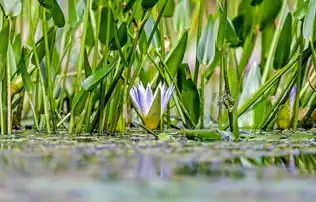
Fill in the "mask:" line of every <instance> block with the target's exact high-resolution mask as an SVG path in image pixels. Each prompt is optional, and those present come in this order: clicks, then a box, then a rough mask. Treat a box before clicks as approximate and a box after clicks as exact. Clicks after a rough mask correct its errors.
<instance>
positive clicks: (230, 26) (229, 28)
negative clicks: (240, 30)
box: [225, 18, 239, 46]
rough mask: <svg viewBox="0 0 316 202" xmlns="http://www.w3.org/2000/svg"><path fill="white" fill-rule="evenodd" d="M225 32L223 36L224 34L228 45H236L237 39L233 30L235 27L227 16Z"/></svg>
mask: <svg viewBox="0 0 316 202" xmlns="http://www.w3.org/2000/svg"><path fill="white" fill-rule="evenodd" d="M226 32H227V33H226V35H225V36H226V39H227V42H228V43H230V45H232V46H236V45H238V43H239V39H238V36H237V33H236V31H235V27H234V24H233V23H232V21H231V20H230V19H229V18H227V24H226Z"/></svg>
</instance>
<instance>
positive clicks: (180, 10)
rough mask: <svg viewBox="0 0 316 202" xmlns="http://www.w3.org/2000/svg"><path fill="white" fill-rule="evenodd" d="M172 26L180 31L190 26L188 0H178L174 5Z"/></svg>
mask: <svg viewBox="0 0 316 202" xmlns="http://www.w3.org/2000/svg"><path fill="white" fill-rule="evenodd" d="M173 27H174V29H175V30H176V31H177V32H180V33H181V32H182V31H183V30H185V29H188V28H189V27H190V4H189V1H188V0H180V1H179V3H178V4H177V5H176V7H175V10H174V17H173Z"/></svg>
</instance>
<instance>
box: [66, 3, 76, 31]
mask: <svg viewBox="0 0 316 202" xmlns="http://www.w3.org/2000/svg"><path fill="white" fill-rule="evenodd" d="M68 21H69V23H70V24H71V26H75V25H76V23H77V12H76V6H75V1H74V0H68Z"/></svg>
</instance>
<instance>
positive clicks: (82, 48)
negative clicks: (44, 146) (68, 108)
mask: <svg viewBox="0 0 316 202" xmlns="http://www.w3.org/2000/svg"><path fill="white" fill-rule="evenodd" d="M90 7H91V0H87V3H86V8H85V11H84V22H83V24H84V26H83V33H82V36H81V44H80V52H79V62H78V68H77V78H76V83H75V86H74V95H76V93H78V92H79V88H80V82H81V69H82V67H83V63H84V51H85V45H86V36H87V30H88V23H89V12H90ZM75 118H76V117H75V115H74V114H71V117H70V123H69V128H68V133H69V134H72V131H73V127H74V126H73V125H74V121H75Z"/></svg>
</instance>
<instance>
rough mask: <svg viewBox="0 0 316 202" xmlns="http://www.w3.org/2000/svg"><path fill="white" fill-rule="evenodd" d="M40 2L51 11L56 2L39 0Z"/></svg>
mask: <svg viewBox="0 0 316 202" xmlns="http://www.w3.org/2000/svg"><path fill="white" fill-rule="evenodd" d="M38 2H39V3H40V4H41V5H42V6H43V7H44V8H47V9H51V8H52V7H53V5H54V0H38Z"/></svg>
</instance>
